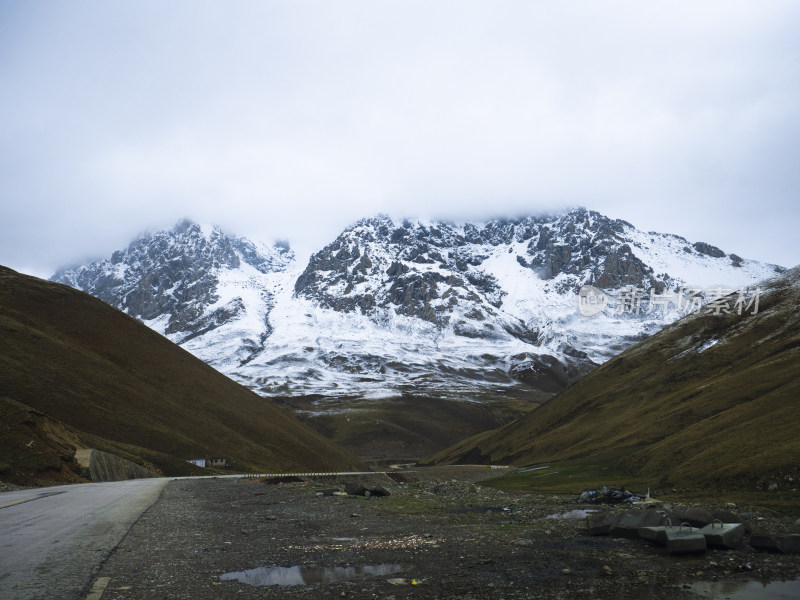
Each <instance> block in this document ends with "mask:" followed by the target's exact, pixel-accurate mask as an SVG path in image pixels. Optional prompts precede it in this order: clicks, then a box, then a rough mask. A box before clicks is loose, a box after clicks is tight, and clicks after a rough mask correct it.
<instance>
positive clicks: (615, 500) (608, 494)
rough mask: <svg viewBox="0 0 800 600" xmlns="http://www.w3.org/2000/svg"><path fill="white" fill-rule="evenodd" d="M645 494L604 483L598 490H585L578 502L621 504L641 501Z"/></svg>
mask: <svg viewBox="0 0 800 600" xmlns="http://www.w3.org/2000/svg"><path fill="white" fill-rule="evenodd" d="M646 498H647V495H645V496H642V495H641V494H636V493H634V492H631V491H628V490H626V489H625V488H618V487H614V486H612V485H604V486H603V487H601V488H600V489H599V490H586V491H585V492H583V493H582V494H581V495H580V498H578V502H583V503H591V504H622V503H633V502H643V501H644V500H645V499H646Z"/></svg>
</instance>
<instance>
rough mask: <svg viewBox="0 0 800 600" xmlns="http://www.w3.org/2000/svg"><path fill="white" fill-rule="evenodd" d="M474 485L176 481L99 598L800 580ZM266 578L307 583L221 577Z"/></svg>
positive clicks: (777, 561)
mask: <svg viewBox="0 0 800 600" xmlns="http://www.w3.org/2000/svg"><path fill="white" fill-rule="evenodd" d="M454 476H455V477H458V480H456V479H453V478H452V477H454ZM440 477H443V478H445V479H444V480H443V481H439V480H437V479H439V478H440ZM475 478H479V475H476V474H474V473H473V474H469V473H468V472H466V471H460V472H457V473H456V472H447V471H442V472H440V473H438V474H436V475H430V474H429V475H428V476H426V477H423V478H420V477H419V476H414V475H413V474H407V475H406V476H405V479H407V481H406V482H403V483H400V482H398V481H392V480H390V479H388V478H387V477H385V476H370V477H369V478H362V479H359V480H358V481H359V482H360V483H362V484H364V485H366V486H367V487H370V486H373V487H374V486H383V487H384V488H386V489H387V490H388V491H390V492H391V495H390V496H388V497H362V496H356V497H354V496H320V495H318V494H317V491H318V490H322V489H334V488H338V489H342V488H343V484H344V480H340V481H331V480H319V481H317V482H310V481H306V482H299V483H290V484H277V485H274V484H273V485H271V484H267V483H264V482H254V481H248V480H236V479H207V480H179V481H175V482H172V483H170V484H169V485H168V487H167V488H166V489H165V490H164V493H163V494H162V496H161V498H160V500H159V501H158V502H156V504H154V505H153V506H152V507H151V508H150V509H149V510H148V511H147V512H146V513H145V514H144V515H143V516H142V518H141V519H140V520H139V521H138V522H137V523H136V525H134V527H133V528H132V529H131V530H130V532H129V534H128V535H127V536H126V538H125V539H124V540H123V541H122V543H121V544H120V545H119V546H118V548H117V549H116V551H115V552H114V553H113V554H112V555H111V556H110V557H109V559H108V560H107V561H106V562H105V564H104V565H103V566H102V568H101V570H100V572H99V573H98V576H99V577H108V578H110V579H109V582H108V586H107V588H106V591H105V593H104V595H103V598H104V600H108V599H120V600H122V599H133V598H156V597H157V598H228V597H231V598H233V597H236V598H339V597H348V598H394V599H395V600H399V599H401V598H452V599H456V598H458V599H464V598H474V599H479V598H506V599H510V598H546V599H555V598H570V599H573V598H596V599H612V598H613V599H618V598H626V597H627V598H637V599H639V598H652V599H672V598H687V599H688V598H694V597H696V596H695V595H694V594H693V593H692V591H691V590H690V589H689V588H688V587H687V586H688V585H689V584H691V583H692V582H697V581H704V582H705V581H707V582H714V581H738V580H741V581H747V580H752V579H761V580H766V579H771V580H786V579H796V578H798V577H800V555H781V554H768V553H763V552H759V551H756V550H753V549H752V548H750V547H749V546H748V545H747V544H746V542H747V538H745V540H744V543H743V544H742V545H740V547H739V548H738V549H736V550H733V551H720V550H709V551H708V552H706V553H705V554H702V555H695V556H686V557H673V556H669V555H668V554H667V552H666V550H665V549H663V548H661V547H657V546H652V545H649V544H648V543H646V542H644V541H641V540H628V539H618V538H609V537H589V536H587V535H586V530H585V520H584V519H563V518H562V519H553V518H548V516H549V515H553V514H556V513H564V512H567V511H570V510H573V509H579V508H586V506H585V505H578V504H576V503H575V498H574V497H554V496H543V495H534V494H509V493H504V492H501V491H498V490H493V489H489V488H485V487H482V486H480V485H477V484H476V483H474V482H472V481H469V479H475ZM354 479H355V478H350V480H351V481H352V480H354ZM398 479H400V478H398ZM420 479H422V480H420ZM728 508H731V507H728ZM748 518H749V519H750V522H752V523H755V524H756V525H754V527H756V528H761V529H764V530H769V529H771V530H779V531H790V530H794V531H796V530H798V525H797V523H796V522H795V521H794V520H791V519H790V520H781V519H776V518H774V517H771V516H768V515H762V514H757V513H750V514H748ZM295 566H297V567H301V568H299V569H288V568H289V567H295ZM260 567H285V568H286V569H284V570H283V571H281V572H275V573H277V574H278V575H281V576H283V577H285V578H290V577H293V576H296V575H297V574H298V573H301V572H302V574H303V575H304V576H305V579H306V581H307V582H308V583H307V584H305V585H252V584H249V583H244V582H242V581H239V580H237V579H223V578H221V576H223V575H224V574H226V573H231V572H248V571H250V570H253V569H257V568H260ZM275 573H273V575H274V574H275ZM241 576H242V577H249V578H250V579H251V580H252V579H253V578H256V577H258V576H261V577H262V578H263V577H264V576H265V572H264V571H262V572H260V573H259V572H249V573H246V574H242V575H241ZM323 576H326V577H329V578H334V579H336V578H340V579H341V580H339V581H333V582H324V581H322V579H321V578H322V577H323Z"/></svg>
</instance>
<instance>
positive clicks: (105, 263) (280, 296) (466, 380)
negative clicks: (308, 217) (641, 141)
mask: <svg viewBox="0 0 800 600" xmlns="http://www.w3.org/2000/svg"><path fill="white" fill-rule="evenodd" d="M779 269H780V268H779V267H775V266H774V265H766V264H762V263H758V262H755V261H750V260H745V259H742V258H741V257H738V256H736V255H735V254H726V253H725V252H723V251H722V250H720V249H718V248H715V247H713V246H710V245H708V244H705V243H702V242H698V243H694V244H691V243H689V242H688V241H687V240H685V239H683V238H680V237H677V236H673V235H668V234H661V233H653V232H650V233H645V232H642V231H639V230H637V229H636V228H635V227H633V226H632V225H631V224H629V223H627V222H624V221H620V220H611V219H608V218H606V217H604V216H603V215H600V214H599V213H597V212H593V211H587V210H585V209H575V210H572V211H569V212H567V213H564V214H560V215H549V216H536V217H526V218H518V219H496V220H491V221H488V222H484V223H444V222H423V221H419V220H404V221H401V222H398V221H395V220H392V219H390V218H388V217H383V216H380V217H377V218H370V219H365V220H362V221H359V222H358V223H356V224H355V225H353V226H352V227H350V228H348V229H347V230H345V231H344V232H342V234H341V235H339V237H337V238H336V239H335V240H334V241H333V242H331V243H330V244H328V245H327V246H325V247H324V248H323V249H322V250H320V251H319V252H317V253H315V254H314V255H313V256H311V258H310V259H309V261H308V262H307V263H299V262H298V261H297V259H296V258H295V256H294V253H293V252H292V251H291V250H290V249H289V248H288V246H287V245H285V244H279V245H274V246H269V245H263V244H257V243H254V242H251V241H248V240H245V239H242V238H236V237H232V236H229V235H227V234H225V233H223V232H222V231H221V230H220V229H218V228H216V227H207V226H201V225H197V224H194V223H191V222H189V221H183V222H181V223H179V224H178V225H177V226H176V227H175V228H174V229H172V230H170V231H162V232H158V233H151V234H147V235H144V236H142V237H140V238H138V239H137V240H134V241H133V242H132V243H131V244H130V245H129V246H128V248H127V249H126V250H121V251H118V252H115V253H114V254H113V255H112V257H111V258H110V259H107V260H102V261H98V262H93V263H91V264H87V265H84V266H81V267H77V268H71V269H66V270H61V271H59V272H58V273H56V274H55V275H54V276H53V278H52V279H53V280H54V281H59V282H62V283H66V284H69V285H71V286H73V287H76V288H78V289H81V290H84V291H86V292H89V293H91V294H93V295H95V296H97V297H99V298H101V299H103V300H105V301H106V302H108V303H109V304H112V305H113V306H116V307H118V308H120V309H122V310H123V311H125V312H127V313H128V314H130V315H132V316H134V317H136V318H138V319H140V320H142V321H143V322H145V323H146V324H147V325H149V326H150V327H152V328H153V329H155V330H156V331H159V332H160V333H162V334H164V335H166V336H167V337H169V338H170V339H172V340H173V341H175V342H176V343H178V344H180V345H181V346H183V347H184V348H185V349H187V350H189V351H190V352H192V353H193V354H195V355H196V356H198V357H199V358H201V359H202V360H204V361H206V362H207V363H209V364H210V365H212V366H213V367H215V368H217V369H218V370H220V371H222V372H223V373H225V374H227V375H229V376H230V377H232V378H234V379H236V380H238V381H239V382H241V383H243V384H245V385H247V386H248V387H250V388H252V389H254V390H256V391H257V392H258V393H260V394H262V395H265V396H280V397H284V398H285V397H298V396H309V395H321V396H324V397H325V398H326V399H331V398H335V397H347V398H350V399H360V400H361V401H363V400H370V399H382V398H383V399H389V398H398V397H401V396H403V395H409V394H411V395H414V394H416V395H420V394H422V395H425V396H428V397H440V398H449V399H458V400H459V401H478V400H480V399H481V398H482V397H484V396H487V395H497V394H512V395H514V394H517V395H518V394H520V393H525V392H526V390H527V391H528V392H531V391H533V390H537V391H538V393H539V394H540V396H539V397H540V398H542V399H543V398H545V397H547V396H549V395H551V394H552V393H555V392H557V391H560V390H561V389H563V388H564V387H565V386H566V385H567V384H568V383H570V382H572V381H573V380H574V379H575V378H576V377H578V376H579V375H580V374H582V373H584V372H586V371H588V370H590V369H591V368H593V366H595V365H596V364H598V363H601V362H603V361H605V360H607V359H608V358H610V357H611V356H613V355H615V354H617V353H618V352H620V351H621V350H623V349H624V348H626V347H627V346H629V345H631V344H632V343H634V342H635V341H637V340H640V339H643V338H644V337H646V336H648V335H651V334H652V333H655V332H656V331H658V330H659V329H661V328H662V327H664V326H665V325H666V324H668V323H670V322H672V321H674V320H675V319H676V318H678V317H679V316H681V315H682V314H684V313H682V311H685V310H686V307H687V306H690V304H691V303H689V302H687V298H689V299H691V297H692V296H691V294H690V293H689V292H687V290H689V289H690V288H691V287H692V286H696V287H699V288H702V289H703V290H704V295H705V296H707V295H708V293H709V290H711V289H712V288H714V289H716V288H718V287H720V286H722V287H725V288H728V289H730V290H731V291H734V290H736V289H738V288H740V287H744V286H752V285H753V284H755V283H756V282H758V281H760V280H761V279H764V278H766V277H768V276H771V275H773V274H775V272H776V270H779ZM584 285H592V286H595V287H596V288H599V289H601V290H603V291H605V292H606V299H607V302H608V303H607V305H606V306H605V307H604V310H602V311H599V312H598V313H597V314H594V315H592V316H586V315H584V314H582V312H581V311H579V310H578V306H579V305H578V302H579V290H580V289H581V287H582V286H584ZM633 291H636V292H637V293H638V296H637V297H642V298H643V299H642V301H641V303H636V304H635V305H634V304H632V303H630V302H629V301H627V300H626V298H628V299H629V298H630V297H633V296H632V295H631V294H632V292H633ZM654 297H657V298H659V299H660V300H659V301H654V302H648V300H649V299H651V298H654ZM667 297H669V298H671V301H666V300H664V298H667ZM706 299H707V298H706ZM651 305H652V306H651ZM634 308H635V310H634ZM325 402H326V400H320V401H318V402H317V406H318V409H319V410H320V411H322V412H324V411H326V410H328V409H330V406H327V407H326V405H325Z"/></svg>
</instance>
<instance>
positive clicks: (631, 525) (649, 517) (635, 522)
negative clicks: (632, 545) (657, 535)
mask: <svg viewBox="0 0 800 600" xmlns="http://www.w3.org/2000/svg"><path fill="white" fill-rule="evenodd" d="M663 523H664V515H662V514H661V513H659V512H657V511H655V510H626V511H624V512H621V513H619V514H618V515H617V517H616V518H615V519H614V522H613V523H612V524H611V527H610V528H609V530H608V535H610V536H612V537H624V538H631V539H635V538H638V537H639V528H640V527H653V526H655V525H662V524H663Z"/></svg>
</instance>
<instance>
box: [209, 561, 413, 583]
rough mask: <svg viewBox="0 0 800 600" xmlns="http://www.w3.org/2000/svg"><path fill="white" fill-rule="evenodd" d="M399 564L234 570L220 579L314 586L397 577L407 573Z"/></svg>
mask: <svg viewBox="0 0 800 600" xmlns="http://www.w3.org/2000/svg"><path fill="white" fill-rule="evenodd" d="M405 570H406V569H405V567H403V566H402V565H396V564H394V565H393V564H381V565H365V566H358V567H305V566H294V567H266V566H265V567H258V568H256V569H248V570H247V571H233V572H231V573H224V574H222V575H220V576H219V578H220V579H222V580H236V581H241V582H242V583H247V584H249V585H313V584H317V583H339V582H344V581H357V580H360V579H367V578H369V577H378V576H381V575H394V574H395V573H401V572H403V571H405Z"/></svg>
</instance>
